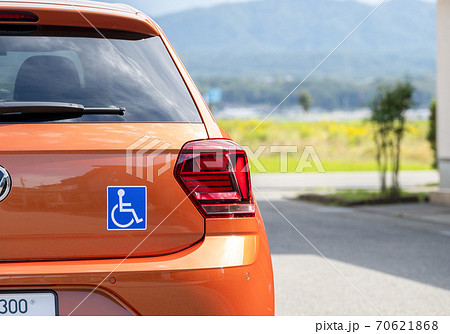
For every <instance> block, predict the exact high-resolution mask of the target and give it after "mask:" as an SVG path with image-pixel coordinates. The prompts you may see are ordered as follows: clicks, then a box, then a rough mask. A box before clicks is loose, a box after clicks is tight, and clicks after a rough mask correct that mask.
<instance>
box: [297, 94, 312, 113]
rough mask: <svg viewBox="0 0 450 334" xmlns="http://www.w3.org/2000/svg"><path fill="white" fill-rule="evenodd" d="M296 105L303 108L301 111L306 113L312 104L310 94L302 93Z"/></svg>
mask: <svg viewBox="0 0 450 334" xmlns="http://www.w3.org/2000/svg"><path fill="white" fill-rule="evenodd" d="M298 103H299V104H300V105H301V106H302V107H303V110H305V111H306V112H308V111H309V109H310V108H311V106H312V104H313V99H312V97H311V94H310V93H309V92H308V91H306V90H304V91H302V92H301V93H300V96H299V98H298Z"/></svg>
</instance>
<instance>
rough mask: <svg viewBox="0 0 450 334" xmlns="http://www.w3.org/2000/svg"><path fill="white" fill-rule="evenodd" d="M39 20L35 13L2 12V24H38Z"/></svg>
mask: <svg viewBox="0 0 450 334" xmlns="http://www.w3.org/2000/svg"><path fill="white" fill-rule="evenodd" d="M38 20H39V18H38V17H37V16H36V15H35V14H33V13H26V12H1V11H0V22H37V21H38Z"/></svg>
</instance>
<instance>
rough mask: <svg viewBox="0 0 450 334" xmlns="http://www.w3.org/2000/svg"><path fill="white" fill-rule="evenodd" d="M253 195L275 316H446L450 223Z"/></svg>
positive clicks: (448, 311)
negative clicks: (267, 251)
mask: <svg viewBox="0 0 450 334" xmlns="http://www.w3.org/2000/svg"><path fill="white" fill-rule="evenodd" d="M255 193H256V195H257V197H258V203H259V206H260V209H261V212H262V214H263V218H264V221H265V224H266V229H267V234H268V237H269V242H270V246H271V251H272V254H273V265H274V272H275V274H274V275H275V293H276V314H277V315H380V314H382V315H386V316H387V315H449V314H450V221H449V225H446V224H440V225H427V224H428V223H426V222H423V221H413V220H412V219H411V218H410V217H406V218H401V217H395V216H393V215H382V214H379V213H378V214H377V213H373V212H367V211H364V209H343V208H335V207H323V206H320V205H315V204H309V203H304V202H300V201H295V200H283V199H273V198H270V199H267V198H266V197H265V196H264V193H258V191H255ZM265 198H266V199H267V200H264V199H265ZM274 207H275V208H274ZM277 210H278V211H279V212H278V211H277ZM280 213H281V214H282V215H284V216H285V217H286V219H284V218H283V217H282V215H281V214H280ZM288 221H289V222H288ZM290 224H292V225H293V226H291V225H290ZM436 226H438V228H436ZM294 227H295V228H294ZM429 227H430V228H429Z"/></svg>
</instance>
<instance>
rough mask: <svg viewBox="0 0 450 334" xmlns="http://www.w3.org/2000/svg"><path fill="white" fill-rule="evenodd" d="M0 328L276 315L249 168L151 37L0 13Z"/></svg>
mask: <svg viewBox="0 0 450 334" xmlns="http://www.w3.org/2000/svg"><path fill="white" fill-rule="evenodd" d="M0 71H1V74H2V75H1V77H0V166H1V167H0V245H1V247H0V314H1V315H273V314H274V290H273V289H274V288H273V274H272V264H271V258H270V251H269V246H268V242H267V237H266V233H265V229H264V224H263V221H262V219H261V215H260V212H259V211H258V207H257V205H256V203H255V201H254V198H253V194H252V190H251V184H250V175H249V170H248V164H247V157H246V154H245V152H244V151H243V150H242V148H241V147H239V146H238V145H237V144H235V143H234V142H233V141H232V140H231V139H230V138H229V137H228V136H227V134H226V133H225V132H224V131H222V130H221V129H220V128H219V127H218V125H217V124H216V122H215V121H214V119H213V117H212V115H211V113H210V111H209V110H208V108H207V106H206V105H205V103H204V101H203V99H202V96H201V95H200V93H199V92H198V90H197V89H196V87H195V85H194V83H193V82H192V80H191V79H190V77H189V76H188V74H187V73H186V70H185V69H184V68H183V66H182V64H181V62H180V60H179V59H178V58H177V56H176V54H175V52H174V51H173V49H172V47H171V46H170V44H169V42H168V41H167V39H166V37H165V36H164V34H163V32H162V31H161V29H160V28H159V27H158V26H157V25H156V24H155V23H154V22H153V21H152V20H151V19H149V18H148V17H147V16H145V15H144V14H142V13H140V12H138V11H137V10H135V9H133V8H131V7H129V6H126V5H118V4H114V5H112V4H104V3H99V2H91V1H77V2H72V1H68V0H67V1H64V0H46V1H43V0H31V1H26V2H24V1H17V2H14V1H7V2H2V3H1V4H0Z"/></svg>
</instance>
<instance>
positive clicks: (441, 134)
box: [437, 0, 450, 192]
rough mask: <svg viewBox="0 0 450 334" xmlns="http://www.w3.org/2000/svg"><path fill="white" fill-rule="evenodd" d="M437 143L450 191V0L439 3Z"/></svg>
mask: <svg viewBox="0 0 450 334" xmlns="http://www.w3.org/2000/svg"><path fill="white" fill-rule="evenodd" d="M437 44H438V45H437V53H438V54H437V136H438V138H437V141H438V142H437V144H438V159H439V166H440V168H439V170H440V173H441V189H442V190H443V191H449V192H450V0H438V3H437Z"/></svg>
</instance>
